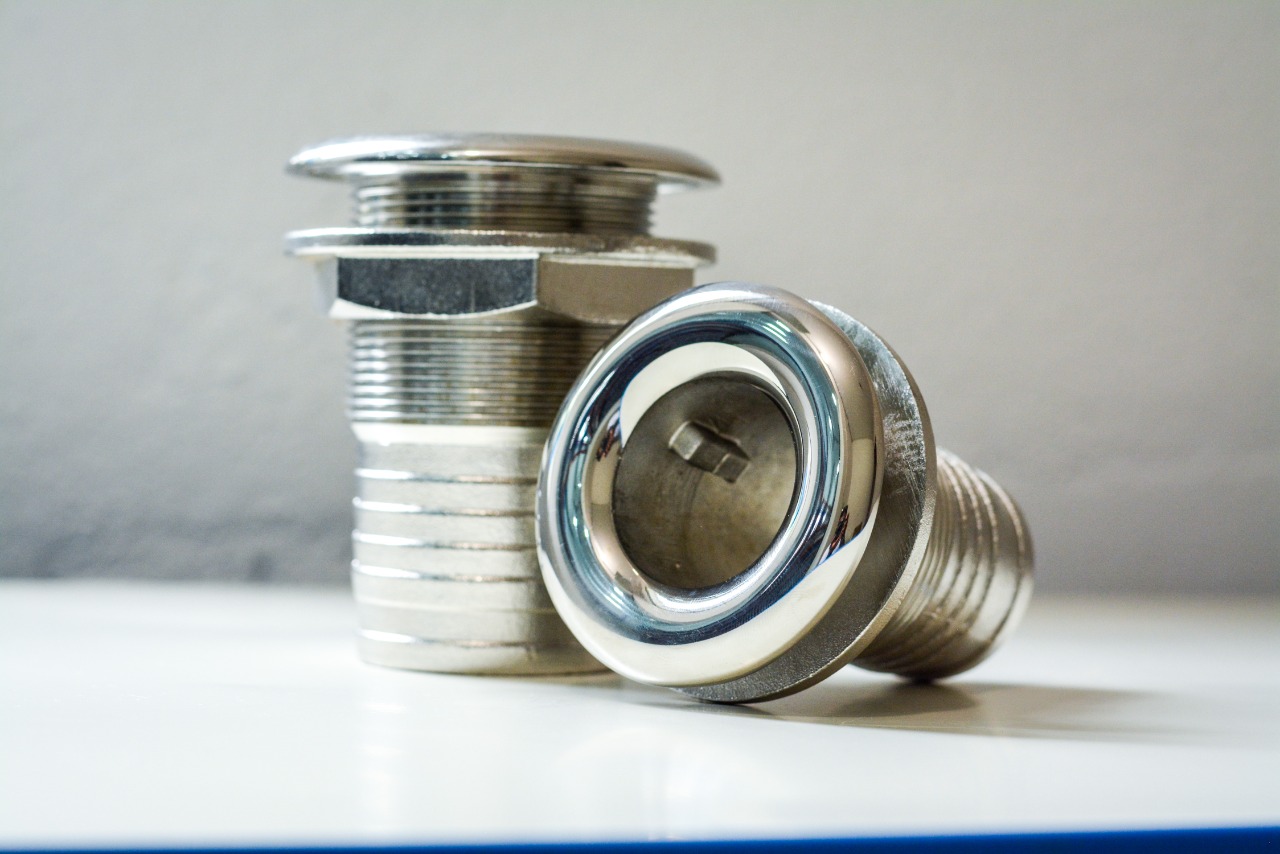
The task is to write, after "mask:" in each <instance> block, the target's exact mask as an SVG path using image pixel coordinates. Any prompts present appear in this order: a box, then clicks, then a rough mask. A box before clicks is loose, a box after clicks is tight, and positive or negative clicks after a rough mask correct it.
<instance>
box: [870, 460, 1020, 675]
mask: <svg viewBox="0 0 1280 854" xmlns="http://www.w3.org/2000/svg"><path fill="white" fill-rule="evenodd" d="M1031 565H1032V547H1031V538H1030V534H1029V532H1028V530H1027V526H1026V523H1025V521H1024V520H1023V517H1022V513H1021V511H1020V510H1019V509H1018V506H1017V505H1016V504H1015V503H1014V502H1013V499H1011V498H1010V497H1009V496H1008V494H1007V493H1005V491H1004V490H1003V489H1001V488H1000V487H999V485H997V484H996V483H995V482H994V481H993V480H992V479H991V478H990V477H988V476H987V475H986V474H985V473H983V472H981V471H979V470H977V469H975V468H973V467H972V466H970V465H968V464H967V463H965V462H964V461H963V460H961V459H960V458H958V457H956V456H955V455H954V454H951V453H950V452H948V451H944V450H941V449H939V451H938V493H937V506H936V509H935V512H934V520H933V529H932V531H931V532H930V535H929V542H928V546H927V547H926V549H925V555H924V559H923V561H922V562H921V565H920V569H919V571H918V572H917V574H916V577H915V579H914V580H913V582H912V584H911V587H910V588H909V590H908V591H907V595H906V597H905V598H904V599H903V601H902V603H901V605H900V606H899V607H898V610H897V611H896V612H895V613H894V615H893V617H892V618H890V620H889V622H888V623H887V624H886V625H885V627H884V628H883V629H882V630H881V632H880V634H879V635H878V636H877V637H876V639H875V640H874V641H872V643H871V645H870V646H868V647H867V649H866V650H865V651H864V652H863V653H862V654H861V655H859V656H858V657H857V658H856V659H854V663H855V664H857V665H858V666H860V667H865V668H867V669H869V670H879V671H884V672H888V673H896V674H898V675H899V676H905V677H908V678H914V679H940V678H942V677H945V676H950V675H952V674H954V673H959V672H961V671H963V670H967V669H968V668H970V667H972V666H974V665H975V664H977V663H978V662H979V661H980V660H981V659H983V658H985V657H986V656H987V655H988V654H989V653H990V652H991V651H992V650H993V649H994V648H995V647H996V645H997V643H998V641H999V639H1000V637H1001V636H1002V635H1003V634H1004V633H1005V632H1007V631H1009V630H1010V629H1012V628H1013V625H1014V624H1015V623H1016V622H1017V620H1018V618H1019V617H1020V616H1021V611H1022V610H1023V608H1024V607H1025V604H1026V602H1027V599H1028V597H1029V595H1030V593H1031Z"/></svg>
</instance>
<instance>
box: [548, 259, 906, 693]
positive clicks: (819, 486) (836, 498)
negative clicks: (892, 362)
mask: <svg viewBox="0 0 1280 854" xmlns="http://www.w3.org/2000/svg"><path fill="white" fill-rule="evenodd" d="M705 379H715V380H718V381H720V382H723V383H727V384H728V387H729V388H732V387H733V386H735V385H739V386H741V387H751V388H755V389H759V390H761V391H762V392H764V393H765V394H767V395H769V396H770V398H771V399H772V400H773V401H774V402H775V403H776V404H777V405H778V408H779V409H780V410H781V411H782V412H783V414H784V416H785V418H786V420H787V426H788V429H789V432H790V439H791V442H792V445H793V450H794V456H795V471H794V473H793V475H792V477H793V483H794V489H793V490H792V494H791V496H790V498H789V501H788V502H787V507H786V512H785V514H784V519H783V523H782V524H781V526H780V528H779V529H778V530H777V532H776V534H775V535H774V536H772V538H771V542H770V543H769V545H768V547H767V548H766V549H765V551H764V552H763V554H761V555H760V557H759V558H758V559H757V560H755V561H754V562H753V563H751V564H750V565H749V566H743V567H741V571H739V572H737V573H734V574H732V576H731V577H730V578H728V579H727V580H723V581H719V583H711V584H709V585H707V586H701V585H683V586H673V585H671V584H667V583H663V582H661V581H659V580H658V579H656V578H655V577H654V573H653V572H652V571H650V572H646V571H643V570H642V569H641V568H640V567H638V566H637V565H636V562H635V560H634V559H633V555H629V554H628V552H627V550H626V549H625V548H623V547H622V546H621V544H620V541H621V540H623V539H625V536H620V535H619V532H618V530H617V527H616V524H615V522H616V520H615V518H614V503H615V496H616V494H617V493H616V486H617V475H618V470H619V465H620V463H621V461H622V460H623V459H625V457H626V453H627V451H628V448H629V446H630V445H631V443H633V442H637V441H641V440H640V438H638V437H641V436H643V434H644V429H643V425H644V419H645V416H646V415H647V414H649V413H651V412H653V411H655V410H656V408H657V407H659V406H661V400H662V399H663V398H664V396H666V395H669V394H670V393H672V392H673V391H676V390H678V389H680V388H681V387H685V386H687V385H688V384H690V383H694V382H698V381H700V380H705ZM710 417H711V418H714V415H712V416H710ZM742 426H745V427H750V426H751V425H750V424H745V425H742ZM748 438H749V436H748ZM882 442H883V435H882V432H881V418H880V413H879V408H878V403H877V399H876V396H875V394H874V393H873V392H872V389H871V379H870V377H869V375H868V373H867V371H866V368H865V366H864V365H863V363H862V361H861V359H859V358H858V357H857V354H856V353H855V352H853V350H852V349H851V348H850V346H849V343H848V339H847V338H846V337H845V335H844V333H843V332H842V331H841V330H840V329H839V328H838V327H837V326H836V325H835V324H833V323H832V322H831V321H830V320H829V319H827V317H826V316H825V315H824V314H823V313H822V312H821V311H820V310H819V309H817V308H816V307H814V306H813V305H812V304H810V303H808V302H806V301H804V300H802V299H799V298H797V297H795V296H793V295H791V294H788V293H786V292H784V291H779V290H775V289H771V288H762V287H757V286H743V285H734V284H725V285H715V286H708V287H704V288H699V289H697V290H694V291H691V292H689V293H687V294H684V295H681V296H680V297H677V298H675V299H673V300H670V301H668V302H666V303H664V304H663V305H662V306H660V307H658V308H657V309H654V310H653V311H651V312H650V313H648V314H647V315H645V316H643V317H642V318H641V319H639V320H638V321H636V322H635V323H634V324H632V325H631V326H630V327H628V328H627V330H626V331H625V332H623V333H622V335H620V336H619V337H618V338H617V339H615V340H614V341H613V342H612V343H611V344H610V345H609V346H607V347H606V348H605V349H604V350H603V351H602V352H601V353H600V354H599V355H598V356H597V357H596V359H595V360H594V361H593V362H592V363H591V364H590V366H589V367H588V368H587V370H586V372H585V373H584V375H583V376H582V377H581V378H580V379H579V381H578V383H577V384H576V385H575V387H574V389H573V391H572V392H571V393H570V395H569V397H568V399H567V400H566V402H565V405H564V406H563V408H562V409H561V412H560V415H559V417H558V419H557V421H556V423H555V426H554V427H553V429H552V433H551V437H550V440H549V442H548V447H547V451H546V455H545V457H544V461H543V470H542V477H541V485H540V488H539V498H538V500H539V504H538V509H539V513H538V516H539V536H540V557H541V560H542V564H543V572H544V577H545V578H546V580H547V583H548V587H549V589H550V591H551V595H552V600H553V601H554V602H555V604H556V606H557V608H558V609H559V611H560V613H561V615H562V617H564V619H565V621H566V622H567V623H568V625H569V627H570V628H571V630H572V631H573V632H574V633H575V635H577V637H578V638H579V639H580V640H581V641H582V642H583V643H584V645H585V646H586V647H587V648H588V649H589V650H591V651H592V652H593V653H594V654H595V655H596V656H597V657H599V658H600V659H601V660H602V661H604V662H605V663H606V664H609V665H610V666H611V667H613V668H614V669H615V670H617V671H618V672H620V673H622V674H624V675H626V676H629V677H632V678H635V679H637V680H640V681H645V682H652V683H656V684H662V685H669V686H673V687H682V688H687V689H696V688H697V687H698V686H703V685H707V684H715V683H723V682H726V681H730V680H735V679H739V678H741V677H744V676H746V675H748V674H751V673H753V672H755V671H757V670H759V669H760V668H762V667H764V666H766V665H767V664H768V663H769V662H771V661H773V660H775V659H777V657H778V656H779V655H780V654H781V653H783V652H785V651H786V650H787V649H788V648H790V647H791V646H793V645H794V644H796V643H797V642H798V641H800V640H801V639H802V638H803V637H804V636H805V635H806V634H807V633H808V632H809V630H810V629H811V628H812V626H813V624H814V623H815V622H816V621H819V620H821V619H822V618H823V616H824V615H825V614H826V612H827V611H828V610H829V608H830V606H831V604H832V601H833V600H834V599H836V598H838V597H839V594H840V591H841V590H842V589H843V588H844V587H845V585H846V583H847V580H848V576H849V575H850V573H851V572H852V570H853V568H854V567H855V566H856V565H857V563H858V561H859V558H860V557H861V555H862V552H863V550H864V548H865V546H866V542H867V539H868V538H867V537H866V536H865V535H864V532H866V531H868V530H869V528H870V525H871V523H872V521H873V520H874V517H875V512H876V506H877V502H878V494H879V486H880V482H881V479H882V468H883V459H882V456H881V454H879V453H878V448H879V447H880V445H881V444H882ZM696 474H697V475H700V474H701V473H696ZM639 524H641V525H643V524H644V521H643V520H641V522H640V523H639ZM649 533H650V534H652V532H649ZM643 536H644V532H641V534H640V535H639V538H641V539H642V538H643Z"/></svg>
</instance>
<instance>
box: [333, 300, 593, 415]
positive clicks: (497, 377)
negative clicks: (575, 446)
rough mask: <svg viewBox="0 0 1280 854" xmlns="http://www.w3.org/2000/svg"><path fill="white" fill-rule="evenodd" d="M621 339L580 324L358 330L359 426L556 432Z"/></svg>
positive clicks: (435, 324)
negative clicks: (593, 370) (583, 384)
mask: <svg viewBox="0 0 1280 854" xmlns="http://www.w3.org/2000/svg"><path fill="white" fill-rule="evenodd" d="M616 331H617V328H616V327H613V326H593V325H587V324H582V323H572V322H537V323H519V322H511V321H502V322H485V321H470V320H448V321H428V320H407V321H406V320H360V321H355V322H353V323H351V331H350V334H351V377H350V380H351V382H350V396H349V398H348V407H347V408H348V415H349V416H350V418H351V420H353V421H370V422H382V423H401V424H450V425H473V426H508V427H541V428H547V427H549V426H550V425H551V421H552V419H553V418H555V414H556V412H557V411H558V410H559V408H560V404H561V403H562V402H563V401H564V398H565V395H566V394H567V393H568V391H569V387H570V386H571V385H572V384H573V381H574V380H575V379H576V378H577V376H578V374H579V373H580V372H581V371H582V369H583V367H585V366H586V363H587V362H588V361H589V360H590V359H591V357H592V356H593V355H594V354H595V353H596V351H597V350H599V349H600V348H601V347H602V346H604V344H605V342H606V341H608V340H609V338H611V337H612V336H613V334H614V333H615V332H616Z"/></svg>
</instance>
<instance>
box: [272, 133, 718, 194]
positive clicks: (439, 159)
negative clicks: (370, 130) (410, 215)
mask: <svg viewBox="0 0 1280 854" xmlns="http://www.w3.org/2000/svg"><path fill="white" fill-rule="evenodd" d="M501 167H516V168H521V169H524V168H536V169H587V170H602V171H610V172H623V173H633V174H636V175H642V176H652V177H653V178H654V179H655V180H656V182H657V186H658V189H659V191H660V192H673V191H678V190H688V189H694V188H698V187H706V186H712V185H715V184H718V183H720V175H719V174H718V173H717V172H716V170H715V169H714V168H712V166H711V165H710V164H709V163H707V162H705V161H704V160H701V159H700V158H697V157H694V156H693V155H691V154H686V153H685V152H683V151H678V150H676V149H673V148H664V147H662V146H657V145H644V144H640V143H630V142H616V141H613V140H603V139H586V138H578V137H567V136H536V135H529V134H505V133H453V132H438V133H425V134H391V135H384V136H356V137H345V138H341V139H333V140H328V141H326V142H322V143H319V144H318V145H314V146H311V147H309V148H306V149H304V150H303V151H300V152H299V153H298V154H296V155H294V156H293V157H292V158H291V159H290V160H289V165H288V169H289V171H290V172H293V173H295V174H298V175H310V176H313V177H317V178H330V179H337V180H356V181H360V180H366V179H377V178H383V177H386V176H395V175H410V174H415V173H416V174H428V173H433V172H449V171H457V170H462V171H467V170H472V171H474V170H477V169H490V168H501Z"/></svg>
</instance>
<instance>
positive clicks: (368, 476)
mask: <svg viewBox="0 0 1280 854" xmlns="http://www.w3.org/2000/svg"><path fill="white" fill-rule="evenodd" d="M289 169H290V171H292V172H294V173H297V174H302V175H311V176H314V177H319V178H328V179H338V180H344V181H347V182H348V183H350V184H351V185H352V187H353V195H354V205H355V208H354V215H353V219H354V223H355V227H351V228H325V229H314V230H309V231H296V232H293V233H291V234H290V235H288V237H287V239H286V245H287V248H288V250H289V251H290V252H291V253H293V254H295V255H299V256H302V257H305V258H307V259H309V260H312V261H314V262H315V263H316V266H317V271H318V273H319V277H320V281H321V285H322V287H323V289H324V294H325V298H326V305H327V308H328V312H329V315H330V316H331V317H334V318H337V319H340V320H345V321H348V325H349V328H350V337H351V351H350V353H351V362H350V396H349V399H348V414H349V416H350V418H351V423H352V428H353V430H354V432H355V434H356V438H357V439H358V440H359V447H360V461H359V464H358V465H359V467H358V469H357V471H356V477H357V482H358V487H357V496H356V499H355V516H356V525H355V532H354V535H353V537H354V552H355V560H354V562H353V564H352V582H353V587H354V590H355V597H356V602H357V606H358V612H359V620H360V635H359V647H360V652H361V655H362V656H363V657H364V658H365V659H366V660H368V661H371V662H374V663H377V664H385V665H390V666H394V667H407V668H414V669H422V670H437V671H452V672H466V673H517V674H533V673H569V672H575V671H587V670H598V669H600V665H599V664H598V663H597V662H596V661H595V660H593V659H592V658H591V657H590V656H589V655H588V654H587V653H586V652H585V651H584V650H583V649H582V648H581V647H580V646H579V645H578V644H577V642H576V641H575V640H574V639H573V637H572V635H571V634H570V633H569V632H568V631H567V630H566V629H565V627H564V625H563V623H561V621H560V619H559V618H558V617H557V616H556V614H555V611H554V609H553V607H552V605H551V602H550V600H549V599H548V598H547V593H546V590H545V589H544V587H543V585H542V580H541V576H540V573H539V571H538V561H537V558H536V555H535V537H534V494H535V489H536V484H537V474H538V463H539V460H540V458H541V454H542V445H543V442H544V440H545V438H546V435H547V430H548V428H549V427H550V424H551V421H552V419H553V417H554V416H555V413H556V411H557V409H558V408H559V406H560V404H561V402H562V401H563V398H564V395H565V393H566V392H567V391H568V389H569V387H570V385H571V384H572V382H573V380H574V378H575V377H576V376H577V374H578V372H579V371H580V370H581V369H582V367H583V366H584V365H585V364H586V363H587V361H588V360H589V359H590V358H591V356H592V355H593V354H594V353H595V352H596V351H597V350H598V349H599V348H600V346H601V345H603V344H604V343H605V342H606V341H607V340H608V339H609V338H610V337H611V336H612V335H613V334H614V333H615V332H616V331H617V330H618V328H619V327H620V326H621V325H622V324H624V323H626V322H627V321H629V320H630V319H632V318H633V317H635V316H636V315H637V314H639V313H640V312H641V311H644V310H645V309H648V308H650V307H651V306H653V305H655V304H656V303H658V302H659V301H661V300H662V299H664V298H666V297H668V296H671V295H672V294H675V293H677V292H679V291H682V290H684V289H687V288H689V287H690V286H692V284H693V270H694V268H695V267H697V266H699V265H701V264H704V263H706V262H708V261H710V260H712V258H713V255H714V250H712V248H711V247H710V246H707V245H705V244H700V243H691V242H686V241H678V240H665V239H660V238H655V237H651V236H649V209H650V206H651V204H652V202H653V200H654V198H655V196H656V195H657V194H658V193H660V192H666V191H672V190H679V189H689V188H693V187H698V186H704V185H710V184H714V183H716V181H717V180H718V179H717V176H716V174H715V172H714V171H713V170H712V169H711V167H710V166H708V165H707V164H705V163H703V162H702V161H700V160H698V159H696V158H694V157H690V156H689V155H686V154H682V153H680V152H677V151H671V150H668V149H663V148H655V147H652V146H645V145H631V144H625V143H614V142H603V141H595V140H582V139H566V138H559V137H534V136H510V135H498V134H429V135H423V136H392V137H367V138H356V139H346V140H336V141H333V142H328V143H324V144H322V145H319V146H316V147H314V148H309V149H307V150H305V151H303V152H301V153H300V154H298V155H297V156H296V157H294V158H293V159H292V160H291V161H290V163H289Z"/></svg>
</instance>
